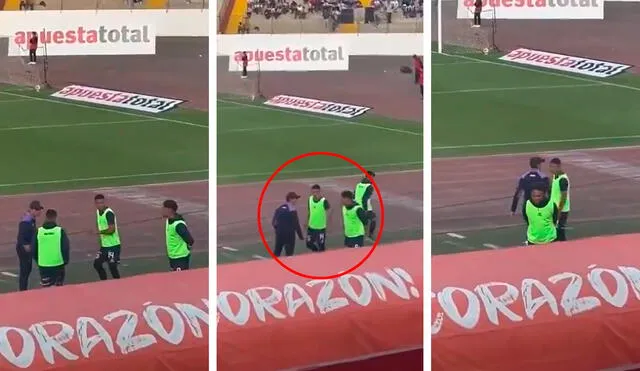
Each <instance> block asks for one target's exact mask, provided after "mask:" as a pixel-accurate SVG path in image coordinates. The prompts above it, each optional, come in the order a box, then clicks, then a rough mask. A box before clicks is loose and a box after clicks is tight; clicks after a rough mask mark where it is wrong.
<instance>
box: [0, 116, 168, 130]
mask: <svg viewBox="0 0 640 371" xmlns="http://www.w3.org/2000/svg"><path fill="white" fill-rule="evenodd" d="M141 122H159V121H158V120H153V119H140V120H125V121H97V122H76V123H72V124H54V125H24V126H10V127H0V132H2V131H23V130H34V129H39V130H42V129H59V128H73V127H83V126H104V125H115V124H138V123H141Z"/></svg>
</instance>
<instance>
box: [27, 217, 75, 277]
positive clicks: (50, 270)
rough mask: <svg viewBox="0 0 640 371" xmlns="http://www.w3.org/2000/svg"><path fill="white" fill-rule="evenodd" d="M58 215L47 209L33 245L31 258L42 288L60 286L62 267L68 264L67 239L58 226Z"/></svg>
mask: <svg viewBox="0 0 640 371" xmlns="http://www.w3.org/2000/svg"><path fill="white" fill-rule="evenodd" d="M57 218H58V213H57V212H56V211H55V210H53V209H49V210H47V212H46V213H45V220H44V223H42V227H40V228H38V234H37V235H36V239H35V243H34V244H33V258H34V260H35V261H36V262H37V264H38V269H39V270H40V285H41V286H42V287H51V286H62V285H63V284H64V274H65V269H64V267H65V266H66V265H67V264H69V249H70V246H69V238H68V237H67V233H66V232H65V231H64V229H62V228H61V227H60V226H58V224H57V221H56V219H57Z"/></svg>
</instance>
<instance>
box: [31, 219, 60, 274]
mask: <svg viewBox="0 0 640 371" xmlns="http://www.w3.org/2000/svg"><path fill="white" fill-rule="evenodd" d="M36 238H37V239H38V266H39V267H58V266H60V265H63V264H64V259H63V258H62V228H60V227H54V228H51V229H46V228H43V227H40V228H38V235H37V237H36Z"/></svg>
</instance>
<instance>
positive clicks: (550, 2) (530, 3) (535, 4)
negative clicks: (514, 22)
mask: <svg viewBox="0 0 640 371" xmlns="http://www.w3.org/2000/svg"><path fill="white" fill-rule="evenodd" d="M463 1H464V6H465V7H467V8H472V7H474V5H475V4H474V3H475V1H474V0H463ZM598 1H599V0H483V1H482V6H483V7H489V8H597V7H599V6H600V3H599V2H598Z"/></svg>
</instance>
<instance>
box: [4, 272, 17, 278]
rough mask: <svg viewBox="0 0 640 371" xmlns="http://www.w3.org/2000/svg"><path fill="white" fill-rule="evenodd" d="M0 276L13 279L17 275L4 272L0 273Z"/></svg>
mask: <svg viewBox="0 0 640 371" xmlns="http://www.w3.org/2000/svg"><path fill="white" fill-rule="evenodd" d="M0 274H2V275H3V276H7V277H14V278H15V277H18V275H17V274H15V273H11V272H6V271H4V272H0Z"/></svg>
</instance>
